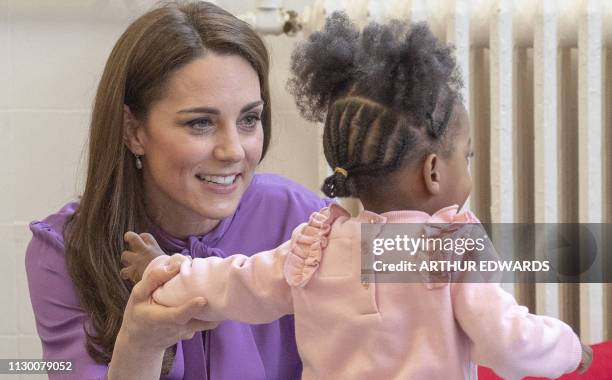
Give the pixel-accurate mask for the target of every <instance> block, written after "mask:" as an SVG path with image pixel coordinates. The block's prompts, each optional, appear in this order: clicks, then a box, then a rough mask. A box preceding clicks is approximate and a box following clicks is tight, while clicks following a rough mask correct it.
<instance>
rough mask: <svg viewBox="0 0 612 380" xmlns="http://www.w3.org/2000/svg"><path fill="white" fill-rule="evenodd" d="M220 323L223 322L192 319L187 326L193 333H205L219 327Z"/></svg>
mask: <svg viewBox="0 0 612 380" xmlns="http://www.w3.org/2000/svg"><path fill="white" fill-rule="evenodd" d="M219 323H221V322H208V321H201V320H199V319H192V320H191V321H189V322H187V324H186V325H185V326H186V327H187V329H189V330H192V331H205V330H212V329H214V328H216V327H217V326H219Z"/></svg>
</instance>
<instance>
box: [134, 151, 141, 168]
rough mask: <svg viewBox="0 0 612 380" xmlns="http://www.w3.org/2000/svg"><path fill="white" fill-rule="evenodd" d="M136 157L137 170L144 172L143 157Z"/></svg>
mask: <svg viewBox="0 0 612 380" xmlns="http://www.w3.org/2000/svg"><path fill="white" fill-rule="evenodd" d="M134 156H135V157H136V169H138V170H142V160H141V159H140V157H141V156H139V155H137V154H135V155H134Z"/></svg>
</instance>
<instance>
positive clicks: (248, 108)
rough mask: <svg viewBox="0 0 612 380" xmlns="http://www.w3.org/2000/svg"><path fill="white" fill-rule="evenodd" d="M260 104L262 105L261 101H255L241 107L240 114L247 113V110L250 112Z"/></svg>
mask: <svg viewBox="0 0 612 380" xmlns="http://www.w3.org/2000/svg"><path fill="white" fill-rule="evenodd" d="M262 104H264V101H263V100H257V101H255V102H251V103H249V104H247V105H246V106H244V107H242V109H241V110H240V113H243V112H246V111H248V110H250V109H252V108H255V107H257V106H260V105H262Z"/></svg>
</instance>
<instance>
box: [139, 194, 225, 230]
mask: <svg viewBox="0 0 612 380" xmlns="http://www.w3.org/2000/svg"><path fill="white" fill-rule="evenodd" d="M148 203H150V202H148ZM146 213H147V217H148V218H149V220H150V221H151V222H152V223H154V224H155V225H156V226H157V227H159V228H161V229H162V230H163V231H164V232H166V233H168V234H170V235H171V236H174V237H176V238H178V239H186V238H188V237H189V236H201V235H206V234H207V233H209V232H210V231H212V230H213V229H214V228H215V227H217V225H218V224H219V222H220V220H218V219H207V218H203V217H202V216H201V215H194V213H193V212H190V211H188V210H166V209H164V208H163V207H155V206H149V205H147V206H146Z"/></svg>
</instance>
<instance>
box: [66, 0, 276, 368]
mask: <svg viewBox="0 0 612 380" xmlns="http://www.w3.org/2000/svg"><path fill="white" fill-rule="evenodd" d="M208 52H214V53H216V54H232V55H234V54H235V55H239V56H241V57H243V58H244V59H245V60H247V61H248V62H249V63H250V64H251V66H252V67H253V69H254V70H255V71H256V72H257V74H258V76H259V84H260V86H261V98H262V100H263V101H264V109H263V114H262V125H263V130H264V142H263V155H265V152H266V150H267V148H268V144H269V141H270V129H271V115H270V95H269V86H268V69H269V57H268V51H267V49H266V47H265V45H264V43H263V41H262V40H261V38H260V37H259V36H258V35H257V34H256V33H255V32H254V31H253V30H252V29H251V28H250V27H249V26H248V25H247V24H246V23H244V22H243V21H240V20H239V19H237V18H236V17H234V16H233V15H231V14H230V13H228V12H226V11H224V10H223V9H221V8H219V7H217V6H216V5H214V4H210V3H207V2H202V1H197V2H189V3H186V2H172V3H167V4H164V5H162V6H161V7H159V8H156V9H154V10H151V11H149V12H148V13H146V14H144V15H143V16H141V17H140V18H138V19H137V20H135V21H134V22H133V23H132V24H131V25H130V26H129V27H128V28H127V30H126V31H125V32H124V33H123V35H122V36H121V37H120V38H119V40H118V41H117V43H116V45H115V47H114V48H113V50H112V52H111V54H110V56H109V58H108V61H107V63H106V66H105V68H104V73H103V75H102V78H101V80H100V83H99V86H98V91H97V94H96V98H95V102H94V106H93V112H92V117H91V126H90V134H89V156H88V164H87V165H88V169H87V180H86V183H85V190H84V193H83V196H82V197H81V201H80V205H79V208H78V210H77V212H76V213H75V214H74V215H73V217H72V218H71V219H70V220H69V222H68V224H67V228H66V229H65V232H64V234H65V241H66V261H67V267H68V271H69V273H70V276H71V278H72V280H73V282H74V285H75V289H76V292H77V294H78V296H79V300H80V302H81V306H82V307H83V309H84V310H85V312H86V314H87V317H88V318H89V322H88V323H87V325H86V326H84V329H85V332H86V334H87V343H86V346H87V351H88V352H89V354H90V355H91V357H92V358H94V359H95V360H96V361H97V362H99V363H105V364H107V363H109V362H110V359H111V355H112V352H113V347H114V344H115V339H116V337H117V333H118V332H119V328H120V327H121V322H122V318H123V311H124V309H125V306H126V304H127V300H128V298H129V295H130V291H131V285H130V284H129V283H127V282H125V281H123V280H122V279H121V278H120V276H119V271H120V269H121V262H120V256H121V252H122V251H123V249H124V242H123V235H124V233H125V232H126V231H130V230H132V231H137V232H141V231H145V230H146V229H147V227H148V225H147V217H146V212H145V208H144V202H143V200H142V196H143V184H142V176H141V173H140V172H139V171H138V170H137V169H136V167H135V165H134V156H133V155H132V153H131V152H130V151H129V150H128V149H127V147H126V145H125V144H124V140H123V136H124V131H123V125H124V124H123V112H124V111H123V110H124V105H127V106H128V107H129V108H130V110H131V112H132V114H133V115H134V116H135V117H136V118H137V119H139V120H146V117H147V114H148V111H149V108H150V106H151V104H152V103H153V102H154V101H156V100H158V99H160V98H162V97H163V96H164V90H165V89H164V86H165V84H166V82H167V78H168V77H169V75H170V74H171V73H173V72H174V71H176V70H177V69H179V68H181V67H183V66H185V65H186V64H188V63H190V62H191V61H193V60H194V59H196V58H199V57H203V56H206V54H207V53H208ZM263 155H262V158H263ZM171 356H172V355H171ZM170 359H171V357H168V355H166V357H165V360H164V366H163V367H164V369H165V370H167V369H168V367H169V364H170V363H171V360H170Z"/></svg>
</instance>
